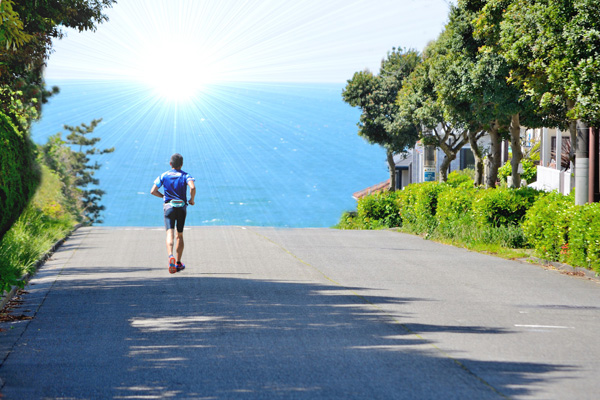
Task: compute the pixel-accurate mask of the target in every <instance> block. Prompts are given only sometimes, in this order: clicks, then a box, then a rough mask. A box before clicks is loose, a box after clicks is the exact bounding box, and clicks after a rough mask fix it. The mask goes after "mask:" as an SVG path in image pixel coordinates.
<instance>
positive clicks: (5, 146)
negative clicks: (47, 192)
mask: <svg viewBox="0 0 600 400" xmlns="http://www.w3.org/2000/svg"><path fill="white" fill-rule="evenodd" d="M0 154H1V157H0V210H2V212H0V238H2V236H3V235H4V234H5V233H6V231H7V230H8V229H9V228H10V226H11V225H12V224H13V223H14V222H15V220H16V219H17V218H18V217H19V215H20V214H21V212H22V211H23V210H24V209H25V206H26V205H27V203H28V202H29V200H30V199H31V196H33V193H34V192H35V188H36V187H37V186H38V182H39V179H40V176H39V169H38V168H37V164H36V163H35V157H34V151H33V144H32V143H31V140H30V139H29V137H28V136H27V135H26V134H24V133H22V132H20V131H19V129H17V127H16V126H15V125H13V124H12V122H11V121H10V119H9V118H8V117H7V116H6V115H4V114H3V113H1V112H0Z"/></svg>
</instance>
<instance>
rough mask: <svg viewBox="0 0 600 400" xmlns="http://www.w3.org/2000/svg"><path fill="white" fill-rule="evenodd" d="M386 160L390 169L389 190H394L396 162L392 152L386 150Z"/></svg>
mask: <svg viewBox="0 0 600 400" xmlns="http://www.w3.org/2000/svg"><path fill="white" fill-rule="evenodd" d="M387 162H388V168H389V170H390V192H394V191H395V190H396V163H395V162H394V152H393V151H391V150H387Z"/></svg>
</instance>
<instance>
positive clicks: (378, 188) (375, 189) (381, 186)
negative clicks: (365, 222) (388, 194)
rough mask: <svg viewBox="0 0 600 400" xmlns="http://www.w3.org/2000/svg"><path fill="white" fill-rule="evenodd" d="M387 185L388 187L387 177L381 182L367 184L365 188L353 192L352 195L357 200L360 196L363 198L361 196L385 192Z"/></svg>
mask: <svg viewBox="0 0 600 400" xmlns="http://www.w3.org/2000/svg"><path fill="white" fill-rule="evenodd" d="M389 187H390V180H389V179H388V180H387V181H385V182H381V183H378V184H377V185H373V186H369V187H368V188H366V189H363V190H359V191H358V192H355V193H353V194H352V197H354V199H355V200H358V199H360V198H363V197H365V196H368V195H370V194H373V193H381V192H385V191H386V190H388V189H389Z"/></svg>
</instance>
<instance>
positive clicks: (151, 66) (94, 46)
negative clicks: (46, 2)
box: [46, 0, 451, 86]
mask: <svg viewBox="0 0 600 400" xmlns="http://www.w3.org/2000/svg"><path fill="white" fill-rule="evenodd" d="M450 1H451V0H296V1H291V0H119V2H118V4H115V5H114V7H113V8H112V9H107V10H106V14H107V15H108V16H109V21H108V22H105V23H103V24H100V25H99V26H98V29H97V31H96V32H83V33H79V32H77V31H71V30H69V31H67V37H65V38H64V39H62V40H59V41H56V42H55V43H54V46H53V47H54V52H53V54H52V55H51V57H50V59H49V62H48V67H47V69H46V79H47V80H65V79H125V80H134V81H137V80H142V81H145V82H152V83H153V84H154V85H164V86H172V85H181V86H197V85H202V84H206V83H215V82H230V81H232V82H240V81H243V82H315V83H320V82H331V83H334V82H338V83H344V82H345V81H346V80H348V79H350V78H352V75H353V74H354V72H356V71H362V70H364V69H370V70H371V71H374V72H377V71H378V70H379V65H380V62H381V60H382V58H384V57H385V56H386V54H387V52H388V51H390V50H391V49H392V48H393V47H397V48H398V47H400V48H414V49H417V50H419V51H420V50H423V48H424V47H425V45H426V44H427V43H428V42H429V41H431V40H433V39H435V38H436V37H437V36H438V35H439V33H440V32H441V31H442V29H443V27H444V24H445V23H446V21H447V16H448V11H449V2H450Z"/></svg>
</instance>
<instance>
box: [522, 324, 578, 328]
mask: <svg viewBox="0 0 600 400" xmlns="http://www.w3.org/2000/svg"><path fill="white" fill-rule="evenodd" d="M515 326H516V327H519V328H549V329H575V327H574V326H553V325H515Z"/></svg>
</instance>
